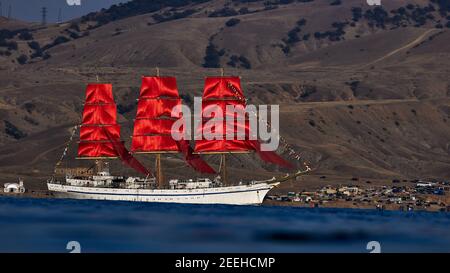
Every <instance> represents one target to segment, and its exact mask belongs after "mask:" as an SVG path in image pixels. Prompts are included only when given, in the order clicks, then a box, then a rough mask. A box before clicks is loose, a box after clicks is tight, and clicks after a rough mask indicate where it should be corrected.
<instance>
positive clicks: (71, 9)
mask: <svg viewBox="0 0 450 273" xmlns="http://www.w3.org/2000/svg"><path fill="white" fill-rule="evenodd" d="M128 1H129V0H0V3H1V9H0V15H2V16H7V15H8V10H9V6H11V17H12V18H15V19H20V20H23V21H29V22H40V21H41V18H42V15H41V14H42V13H41V10H42V7H46V8H47V22H53V23H54V22H57V21H58V14H59V10H60V9H61V17H62V21H67V20H70V19H73V18H76V17H80V16H82V15H85V14H87V13H89V12H92V11H98V10H100V9H102V8H108V7H110V6H111V5H113V4H117V3H121V2H128ZM68 2H80V3H81V5H79V6H77V5H73V6H70V5H69V4H68Z"/></svg>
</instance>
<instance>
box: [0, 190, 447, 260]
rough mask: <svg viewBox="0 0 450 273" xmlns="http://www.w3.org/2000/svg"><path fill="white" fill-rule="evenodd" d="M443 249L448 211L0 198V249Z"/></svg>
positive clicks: (435, 250)
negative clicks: (77, 246) (373, 246)
mask: <svg viewBox="0 0 450 273" xmlns="http://www.w3.org/2000/svg"><path fill="white" fill-rule="evenodd" d="M69 241H77V242H79V243H80V245H81V252H169V253H171V252H369V250H367V248H366V247H367V243H368V242H369V241H378V242H379V243H380V245H381V252H450V213H443V212H433V213H432V212H397V211H377V210H357V209H325V208H315V209H311V208H298V207H273V206H226V205H179V204H157V203H132V202H113V201H91V200H70V199H30V198H7V197H0V252H62V253H64V252H69V250H66V246H67V243H68V242H69Z"/></svg>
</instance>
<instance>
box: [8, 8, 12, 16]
mask: <svg viewBox="0 0 450 273" xmlns="http://www.w3.org/2000/svg"><path fill="white" fill-rule="evenodd" d="M11 10H12V7H11V5H9V7H8V19H11V12H12V11H11Z"/></svg>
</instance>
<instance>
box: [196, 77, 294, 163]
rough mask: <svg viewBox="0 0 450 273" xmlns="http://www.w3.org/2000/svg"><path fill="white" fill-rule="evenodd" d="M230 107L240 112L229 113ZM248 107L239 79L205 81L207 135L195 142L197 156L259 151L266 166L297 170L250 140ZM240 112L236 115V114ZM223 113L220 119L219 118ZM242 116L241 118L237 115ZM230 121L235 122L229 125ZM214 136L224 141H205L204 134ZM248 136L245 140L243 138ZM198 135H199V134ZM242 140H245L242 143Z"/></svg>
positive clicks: (256, 141)
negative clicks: (229, 138) (245, 111)
mask: <svg viewBox="0 0 450 273" xmlns="http://www.w3.org/2000/svg"><path fill="white" fill-rule="evenodd" d="M229 106H234V107H235V108H237V109H236V110H235V111H234V112H229V110H230V109H227V108H230V107H229ZM245 106H246V101H245V96H244V93H243V92H242V88H241V81H240V78H239V77H212V78H207V79H206V81H205V88H204V91H203V100H202V117H203V120H202V125H201V127H200V128H199V129H200V130H201V132H203V134H202V135H203V139H201V140H197V141H196V142H195V152H197V153H239V152H248V151H256V152H257V153H258V155H259V156H260V158H261V159H262V160H264V161H266V162H269V163H273V164H277V165H279V166H282V167H286V168H292V167H293V166H292V165H291V164H290V163H289V162H287V161H285V160H284V159H283V158H281V157H280V156H279V155H277V154H276V153H275V152H272V151H262V150H261V143H260V142H259V141H258V140H250V136H251V134H254V133H256V132H251V131H250V129H251V128H250V125H249V120H248V114H246V113H244V111H243V110H244V109H245ZM235 112H236V113H235ZM218 113H220V114H219V115H220V116H218V115H217V114H218ZM237 113H239V114H237ZM229 118H231V119H232V121H231V122H230V121H229ZM205 132H210V133H211V134H213V136H215V137H220V136H221V137H222V139H217V138H216V139H212V140H211V138H205V136H204V133H205ZM242 132H244V136H243V137H242V136H240V134H242ZM197 133H198V132H197ZM227 134H228V135H230V134H231V135H232V136H233V138H232V139H233V140H227V139H226V138H227ZM241 139H242V140H241Z"/></svg>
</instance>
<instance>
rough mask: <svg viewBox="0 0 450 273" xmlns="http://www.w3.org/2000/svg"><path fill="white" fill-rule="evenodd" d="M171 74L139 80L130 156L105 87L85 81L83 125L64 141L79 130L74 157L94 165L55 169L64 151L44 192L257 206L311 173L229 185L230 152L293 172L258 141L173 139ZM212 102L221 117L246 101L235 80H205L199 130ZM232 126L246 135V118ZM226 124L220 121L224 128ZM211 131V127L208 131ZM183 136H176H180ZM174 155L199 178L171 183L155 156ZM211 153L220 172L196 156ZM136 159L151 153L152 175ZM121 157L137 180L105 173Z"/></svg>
mask: <svg viewBox="0 0 450 273" xmlns="http://www.w3.org/2000/svg"><path fill="white" fill-rule="evenodd" d="M181 104H182V100H181V98H180V95H179V92H178V87H177V82H176V78H175V77H161V76H160V75H159V70H158V72H157V75H156V76H151V77H142V85H141V89H140V94H139V99H138V102H137V112H136V116H135V120H134V128H133V135H132V136H131V137H132V141H131V151H128V149H127V148H126V147H125V142H124V141H122V140H121V127H120V125H119V124H118V123H117V106H116V103H115V100H114V96H113V91H112V85H111V84H108V83H106V84H105V83H91V84H88V86H87V88H86V99H85V104H84V109H83V115H82V121H81V124H80V125H79V126H76V127H75V128H74V131H73V133H72V136H71V138H70V141H69V143H70V142H71V141H72V140H73V138H74V135H75V134H76V132H77V131H78V130H79V142H78V150H77V159H80V160H90V161H93V162H94V163H95V164H94V167H91V168H90V169H88V170H84V171H74V170H69V169H64V168H60V165H61V161H62V158H63V157H64V156H65V155H66V154H67V149H68V147H69V146H67V147H66V149H65V151H64V153H63V156H62V158H61V160H60V161H59V162H58V163H57V167H56V168H55V174H56V173H57V170H59V173H60V174H62V175H63V177H60V178H58V176H57V175H54V176H53V177H52V178H51V179H49V180H48V182H47V186H48V190H49V191H50V192H51V193H53V194H54V195H55V196H56V197H62V198H73V199H96V200H117V201H135V202H162V203H187V204H229V205H255V204H261V203H262V202H263V200H264V198H265V196H266V195H267V193H268V192H269V191H270V190H271V189H273V188H274V187H276V186H278V185H279V184H280V183H281V182H283V181H285V180H289V179H292V178H295V177H297V176H299V175H301V174H303V173H305V172H307V171H309V170H310V168H309V167H308V166H307V165H305V166H306V169H304V170H298V171H297V172H295V173H293V174H286V175H284V176H282V177H280V178H275V177H273V178H271V179H268V180H263V181H257V180H252V181H248V182H242V181H233V180H232V179H230V176H229V174H228V173H227V157H228V156H230V155H235V156H239V154H244V153H252V152H256V153H258V155H259V156H260V157H261V159H263V160H264V161H266V162H268V163H272V164H277V165H280V166H282V167H285V168H289V167H293V166H292V165H291V164H290V163H288V162H287V161H286V160H284V159H283V158H281V157H280V156H279V155H277V154H276V153H274V152H264V151H261V149H260V142H259V141H255V140H253V141H251V140H249V139H247V138H245V139H243V140H228V139H226V138H225V137H224V138H221V139H213V140H211V139H206V138H201V139H198V140H196V141H195V146H194V148H192V147H191V145H190V141H189V140H188V139H181V140H175V139H174V138H173V134H172V133H173V132H172V128H173V125H174V123H175V122H177V121H179V120H180V119H183V118H184V117H183V116H182V115H181V116H180V115H178V116H175V115H173V113H172V109H173V108H174V107H177V106H181ZM211 105H213V106H214V107H217V109H220V111H223V117H225V116H226V114H227V113H226V106H227V105H233V106H236V105H240V106H243V107H245V105H246V98H245V96H244V94H243V91H242V88H241V82H240V78H239V77H227V76H224V75H223V73H222V75H221V76H218V77H207V78H206V80H205V85H204V90H203V96H202V115H201V116H202V119H201V121H200V123H201V124H200V126H199V129H200V130H203V129H205V127H207V126H210V125H208V119H207V118H203V112H204V111H205V109H207V107H209V106H211ZM244 119H245V120H244V121H243V122H241V123H239V122H238V120H237V119H233V120H234V123H235V124H233V126H231V128H233V129H232V130H233V131H234V132H232V133H236V130H237V127H238V126H242V125H239V124H244V125H243V126H245V127H246V128H245V133H246V134H249V131H248V130H249V129H248V114H247V115H245V116H244ZM223 124H225V122H224V123H223ZM208 129H209V130H211V128H208ZM227 130H230V129H229V128H228V127H227V128H225V125H224V127H219V128H214V129H213V131H215V133H218V134H223V135H225V134H226V133H230V132H227ZM179 133H180V134H183V132H179ZM169 154H170V155H173V154H181V155H182V157H183V158H184V160H185V161H186V163H188V165H189V166H190V167H192V168H193V169H194V170H195V171H197V172H199V173H203V174H205V175H204V176H207V177H204V178H193V179H170V180H169V181H167V180H166V179H165V177H164V172H163V169H164V168H163V166H162V160H161V158H162V157H164V156H167V155H169ZM205 154H207V155H208V154H209V155H211V154H213V155H218V156H219V157H220V167H219V170H218V172H216V171H215V170H214V169H213V168H212V167H211V166H210V165H208V163H207V162H205V161H204V160H203V159H202V155H205ZM135 155H141V156H150V157H152V158H154V160H155V170H154V172H152V171H151V170H149V169H148V168H146V167H145V166H144V165H143V164H142V163H141V162H139V160H137V158H136V157H135ZM110 160H120V161H121V162H122V163H123V164H124V165H126V166H128V167H130V168H132V169H134V170H135V171H136V172H138V173H140V174H141V176H117V175H112V174H111V172H110V166H109V161H110Z"/></svg>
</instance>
